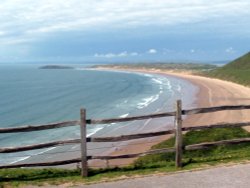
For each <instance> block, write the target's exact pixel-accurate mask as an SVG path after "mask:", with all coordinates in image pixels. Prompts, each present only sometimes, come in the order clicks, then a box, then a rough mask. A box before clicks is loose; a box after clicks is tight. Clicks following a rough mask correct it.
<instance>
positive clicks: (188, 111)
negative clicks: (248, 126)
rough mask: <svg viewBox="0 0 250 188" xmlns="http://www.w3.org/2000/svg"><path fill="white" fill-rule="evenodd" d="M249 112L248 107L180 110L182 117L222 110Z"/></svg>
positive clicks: (249, 106)
mask: <svg viewBox="0 0 250 188" xmlns="http://www.w3.org/2000/svg"><path fill="white" fill-rule="evenodd" d="M247 109H248V110H249V109H250V105H237V106H216V107H208V108H195V109H190V110H182V115H193V114H202V113H208V112H209V113H211V112H218V111H224V110H247Z"/></svg>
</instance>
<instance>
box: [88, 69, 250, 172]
mask: <svg viewBox="0 0 250 188" xmlns="http://www.w3.org/2000/svg"><path fill="white" fill-rule="evenodd" d="M100 70H109V71H112V70H113V71H128V72H137V73H148V74H159V75H161V76H167V77H175V78H178V79H183V80H186V81H188V82H190V83H191V84H193V85H195V86H196V87H197V88H198V89H199V90H198V92H197V94H196V97H195V100H194V103H195V104H196V106H197V108H202V107H212V106H220V105H240V104H250V88H248V87H245V86H242V85H239V84H236V83H232V82H228V81H223V80H219V79H214V78H207V77H202V76H196V75H192V74H190V72H181V73H176V72H172V71H161V70H147V69H119V68H100ZM248 113H249V110H244V111H221V112H216V113H206V114H197V115H190V116H188V117H186V118H184V119H183V127H185V126H201V125H209V124H214V123H222V122H223V123H225V122H227V123H234V122H244V121H250V117H249V115H248ZM245 129H246V130H247V131H250V126H249V127H245ZM171 136H172V135H165V136H161V137H157V138H154V137H152V138H151V141H152V140H154V141H153V142H152V143H151V144H143V143H144V142H145V140H148V139H139V140H132V141H131V142H132V143H133V145H126V146H124V147H123V148H121V149H120V150H118V151H114V152H112V153H111V154H110V155H123V154H128V153H139V152H143V151H146V150H149V149H150V148H151V147H152V146H153V145H156V144H157V143H160V142H162V141H164V140H166V139H168V138H170V137H171ZM135 159H136V158H130V159H118V160H111V161H109V162H108V164H107V161H91V162H90V166H92V165H91V164H93V163H95V164H98V165H99V166H102V165H103V166H104V167H105V166H121V165H120V164H123V165H128V164H131V163H132V162H133V161H134V160H135Z"/></svg>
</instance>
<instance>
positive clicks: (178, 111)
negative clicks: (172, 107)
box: [175, 100, 182, 167]
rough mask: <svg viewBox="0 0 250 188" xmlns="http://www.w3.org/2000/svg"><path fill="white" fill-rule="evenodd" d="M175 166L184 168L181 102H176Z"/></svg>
mask: <svg viewBox="0 0 250 188" xmlns="http://www.w3.org/2000/svg"><path fill="white" fill-rule="evenodd" d="M175 150H176V153H175V166H176V167H181V166H182V162H181V159H182V104H181V100H178V101H177V102H176V116H175Z"/></svg>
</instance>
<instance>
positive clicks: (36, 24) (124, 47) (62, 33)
mask: <svg viewBox="0 0 250 188" xmlns="http://www.w3.org/2000/svg"><path fill="white" fill-rule="evenodd" d="M249 9H250V0H237V1H235V0H209V1H208V0H127V1H126V0H39V1H35V0H1V1H0V62H5V63H6V62H26V61H27V62H47V61H57V62H76V61H79V62H130V61H132V62H137V61H143V62H145V61H146V62H147V61H183V62H184V61H201V62H210V61H225V60H226V61H227V60H232V59H235V58H237V57H239V56H241V55H243V54H244V53H247V52H248V51H249V50H250V19H249V18H250V11H249Z"/></svg>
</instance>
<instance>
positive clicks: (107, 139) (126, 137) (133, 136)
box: [87, 130, 174, 142]
mask: <svg viewBox="0 0 250 188" xmlns="http://www.w3.org/2000/svg"><path fill="white" fill-rule="evenodd" d="M173 133H174V130H167V131H159V132H152V133H139V134H131V135H121V136H113V137H88V138H87V142H120V141H126V140H132V139H139V138H147V137H154V136H162V135H166V134H173Z"/></svg>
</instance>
